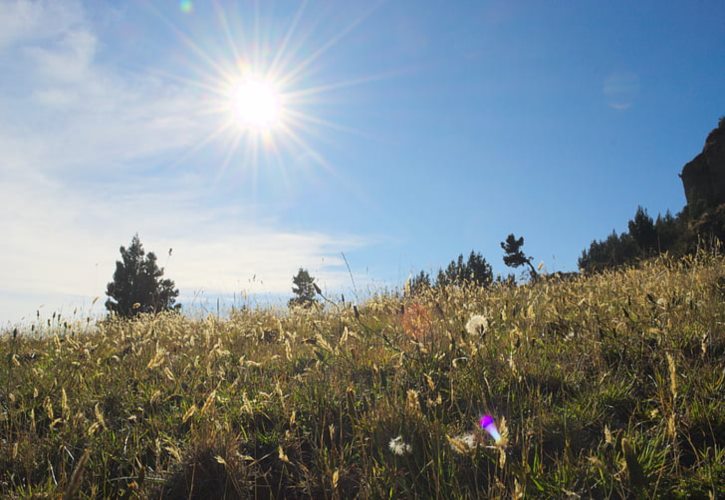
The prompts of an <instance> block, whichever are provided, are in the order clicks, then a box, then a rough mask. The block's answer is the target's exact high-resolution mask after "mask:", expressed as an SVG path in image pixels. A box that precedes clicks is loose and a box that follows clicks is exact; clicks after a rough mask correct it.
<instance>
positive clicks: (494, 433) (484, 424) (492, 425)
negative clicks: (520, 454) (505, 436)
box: [479, 415, 501, 443]
mask: <svg viewBox="0 0 725 500" xmlns="http://www.w3.org/2000/svg"><path fill="white" fill-rule="evenodd" d="M479 423H480V424H481V429H483V430H485V431H486V432H488V433H489V434H490V435H491V437H492V438H493V440H494V441H496V443H500V442H501V434H499V432H498V428H497V427H496V422H495V421H494V419H493V417H492V416H491V415H484V416H482V417H481V420H480V421H479Z"/></svg>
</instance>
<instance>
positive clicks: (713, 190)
mask: <svg viewBox="0 0 725 500" xmlns="http://www.w3.org/2000/svg"><path fill="white" fill-rule="evenodd" d="M680 178H681V179H682V184H683V186H684V188H685V197H686V198H687V207H688V212H689V215H690V217H692V218H693V219H696V218H698V217H700V216H701V215H703V214H704V213H705V212H706V211H710V210H712V209H717V207H719V206H720V205H722V204H723V203H725V117H723V118H720V123H719V124H718V127H717V128H716V129H715V130H713V131H712V132H710V134H709V135H708V136H707V140H706V141H705V147H703V148H702V153H700V154H699V155H697V156H696V157H695V158H694V159H693V160H692V161H690V162H689V163H688V164H687V165H685V167H684V168H683V169H682V173H681V174H680Z"/></svg>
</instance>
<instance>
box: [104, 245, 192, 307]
mask: <svg viewBox="0 0 725 500" xmlns="http://www.w3.org/2000/svg"><path fill="white" fill-rule="evenodd" d="M120 251H121V259H122V260H121V261H116V271H115V272H114V273H113V281H112V282H111V283H108V285H107V286H106V295H108V297H110V298H109V299H108V300H107V301H106V309H108V311H110V312H112V313H115V314H117V315H119V316H122V317H126V318H128V317H132V316H135V315H137V314H139V313H142V312H149V313H157V312H161V311H168V310H178V309H180V308H181V305H180V304H175V302H176V298H177V297H178V296H179V290H178V289H175V288H174V287H175V285H174V282H173V281H171V280H170V279H162V276H163V275H164V270H163V268H159V267H158V265H157V263H156V255H155V254H154V253H153V252H149V253H148V254H146V252H145V251H144V249H143V245H142V244H141V241H140V240H139V237H138V234H136V235H135V236H134V237H133V239H132V240H131V246H129V247H128V249H126V248H124V247H121V250H120Z"/></svg>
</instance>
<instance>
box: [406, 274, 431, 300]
mask: <svg viewBox="0 0 725 500" xmlns="http://www.w3.org/2000/svg"><path fill="white" fill-rule="evenodd" d="M431 286H432V285H431V282H430V276H429V275H428V273H427V272H425V271H421V272H420V273H418V274H416V275H415V276H413V277H412V278H411V279H410V281H409V282H408V290H409V291H410V295H418V294H420V293H422V292H424V291H425V290H429V289H430V288H431Z"/></svg>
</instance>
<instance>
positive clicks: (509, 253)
mask: <svg viewBox="0 0 725 500" xmlns="http://www.w3.org/2000/svg"><path fill="white" fill-rule="evenodd" d="M523 246H524V237H523V236H522V237H521V238H519V239H516V236H514V235H513V234H509V235H508V237H507V238H506V241H502V242H501V248H502V249H503V251H504V252H506V255H504V256H503V263H504V264H506V265H507V266H508V267H519V266H523V265H527V266H529V273H530V274H531V279H532V280H536V279H537V278H538V277H539V273H537V272H536V268H535V267H534V265H533V264H532V263H531V261H532V260H534V258H533V257H527V256H526V254H525V253H524V252H523V251H522V250H521V247H523Z"/></svg>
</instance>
